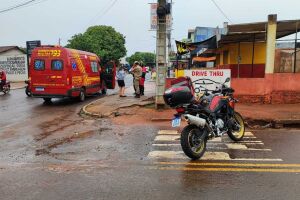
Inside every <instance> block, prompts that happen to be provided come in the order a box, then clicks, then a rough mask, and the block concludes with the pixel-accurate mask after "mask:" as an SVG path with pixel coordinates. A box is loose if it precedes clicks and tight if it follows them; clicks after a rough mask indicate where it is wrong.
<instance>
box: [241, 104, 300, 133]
mask: <svg viewBox="0 0 300 200" xmlns="http://www.w3.org/2000/svg"><path fill="white" fill-rule="evenodd" d="M236 111H237V112H240V113H241V115H242V116H243V117H244V119H245V121H246V122H247V123H248V125H250V126H251V124H252V125H266V126H272V127H275V128H280V127H283V126H288V125H300V104H237V105H236Z"/></svg>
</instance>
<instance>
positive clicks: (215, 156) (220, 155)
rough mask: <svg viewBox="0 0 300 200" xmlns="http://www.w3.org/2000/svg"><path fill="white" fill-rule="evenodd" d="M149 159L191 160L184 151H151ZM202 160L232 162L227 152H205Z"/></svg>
mask: <svg viewBox="0 0 300 200" xmlns="http://www.w3.org/2000/svg"><path fill="white" fill-rule="evenodd" d="M148 157H149V158H165V159H189V158H188V157H187V156H186V155H185V154H184V153H183V152H182V151H151V152H150V153H149V154H148ZM201 160H231V158H230V157H229V154H228V153H225V152H209V151H208V152H205V153H204V155H203V157H202V158H201Z"/></svg>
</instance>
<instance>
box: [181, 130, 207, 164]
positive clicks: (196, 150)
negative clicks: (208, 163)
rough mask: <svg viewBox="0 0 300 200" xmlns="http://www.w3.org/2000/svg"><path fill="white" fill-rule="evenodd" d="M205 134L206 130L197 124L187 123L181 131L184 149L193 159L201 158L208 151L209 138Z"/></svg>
mask: <svg viewBox="0 0 300 200" xmlns="http://www.w3.org/2000/svg"><path fill="white" fill-rule="evenodd" d="M203 134H205V130H204V129H200V128H199V127H197V126H195V125H187V126H186V127H184V129H183V130H182V132H181V138H180V142H181V147H182V150H183V152H184V153H185V155H187V156H188V157H189V158H191V159H193V160H197V159H199V158H201V157H202V156H203V154H204V153H205V151H206V142H207V138H206V136H203ZM202 136H203V137H202Z"/></svg>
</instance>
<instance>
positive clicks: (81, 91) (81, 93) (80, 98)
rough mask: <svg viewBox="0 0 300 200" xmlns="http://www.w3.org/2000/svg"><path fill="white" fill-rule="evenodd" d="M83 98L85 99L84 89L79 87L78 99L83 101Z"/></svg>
mask: <svg viewBox="0 0 300 200" xmlns="http://www.w3.org/2000/svg"><path fill="white" fill-rule="evenodd" d="M84 100H85V91H84V89H81V90H80V93H79V101H81V102H83V101H84Z"/></svg>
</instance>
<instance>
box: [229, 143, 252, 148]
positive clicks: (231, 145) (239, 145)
mask: <svg viewBox="0 0 300 200" xmlns="http://www.w3.org/2000/svg"><path fill="white" fill-rule="evenodd" d="M226 146H227V147H228V148H229V149H248V148H247V147H246V145H244V144H237V143H233V144H226Z"/></svg>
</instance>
